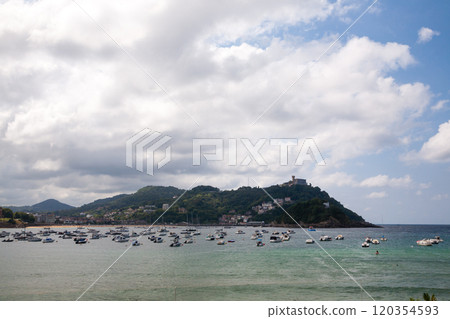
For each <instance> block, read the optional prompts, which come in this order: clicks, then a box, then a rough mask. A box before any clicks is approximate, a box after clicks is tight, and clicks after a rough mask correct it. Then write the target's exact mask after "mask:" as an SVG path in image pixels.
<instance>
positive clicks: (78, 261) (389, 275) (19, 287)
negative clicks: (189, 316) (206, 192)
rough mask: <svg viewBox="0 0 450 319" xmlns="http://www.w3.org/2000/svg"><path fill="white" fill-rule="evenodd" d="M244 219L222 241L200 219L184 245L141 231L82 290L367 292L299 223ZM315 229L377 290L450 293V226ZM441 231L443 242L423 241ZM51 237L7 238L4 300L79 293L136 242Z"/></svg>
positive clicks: (324, 296)
mask: <svg viewBox="0 0 450 319" xmlns="http://www.w3.org/2000/svg"><path fill="white" fill-rule="evenodd" d="M64 229H66V228H64V227H62V228H61V229H55V230H57V231H61V230H64ZM98 229H101V231H102V232H106V231H107V230H108V229H109V228H98ZM242 229H243V230H244V231H245V232H246V234H245V235H237V234H235V231H236V228H232V229H225V230H226V231H227V232H228V236H227V237H226V240H228V239H235V240H236V242H235V243H228V244H226V245H224V246H219V245H217V244H216V242H214V241H211V242H210V241H206V240H205V237H206V235H207V234H208V233H213V232H214V228H209V229H207V228H199V231H201V233H202V234H201V236H197V239H196V243H194V244H192V245H184V246H182V247H178V248H172V247H169V241H170V238H167V237H166V238H165V241H166V242H164V243H162V244H155V243H152V242H150V241H149V240H148V239H147V236H144V237H143V238H142V239H141V242H143V243H144V245H142V246H139V247H132V248H131V249H130V250H129V251H128V252H127V253H126V254H125V255H124V256H123V257H122V258H121V259H120V260H119V261H118V262H117V263H116V264H115V265H114V266H113V267H111V269H110V270H109V271H108V272H107V273H106V274H105V275H104V276H103V277H102V278H101V279H100V280H99V281H98V282H97V283H96V284H95V285H94V286H93V287H92V288H91V289H90V290H89V291H88V292H87V293H86V294H85V295H84V296H83V298H82V299H81V300H370V297H369V296H368V295H367V294H366V293H365V292H364V291H362V289H360V288H359V287H358V285H357V284H356V283H355V282H354V281H353V280H352V279H350V278H349V276H348V275H347V274H346V273H345V272H344V271H343V270H342V269H341V268H340V267H339V266H338V265H337V264H336V263H335V262H334V261H333V260H332V259H331V258H330V257H329V256H328V255H327V254H326V253H325V252H323V251H322V250H321V249H320V248H319V247H318V245H317V244H312V245H306V244H305V240H306V239H307V238H308V237H307V235H306V234H305V233H304V232H303V231H302V230H301V229H295V231H296V234H293V235H292V236H291V240H290V241H288V242H282V243H269V240H268V239H269V236H270V234H264V239H263V241H264V242H265V243H266V245H265V246H264V247H256V242H255V241H254V240H250V236H251V234H252V233H253V231H254V228H242ZM39 230H40V229H32V231H33V232H35V233H36V232H37V231H39ZM131 230H133V229H132V228H130V231H131ZM135 230H136V231H137V232H139V231H142V230H143V229H142V228H140V229H138V228H136V229H135ZM179 230H181V229H177V230H175V231H179ZM268 230H269V231H270V232H272V231H273V230H274V228H268ZM278 230H279V231H284V230H285V229H278ZM0 231H1V229H0ZM6 231H14V230H6ZM171 231H173V230H171ZM308 233H309V234H311V235H312V236H313V237H314V238H315V239H316V242H318V238H319V237H320V236H321V235H329V236H332V237H335V236H336V235H338V234H342V235H344V236H345V240H343V241H335V240H333V241H331V242H320V244H321V245H322V247H324V248H325V250H326V251H327V252H328V253H329V254H330V255H331V256H332V257H333V258H334V259H335V260H336V261H337V262H338V263H339V264H340V265H341V266H342V267H343V268H344V269H345V270H346V271H347V272H348V273H349V274H350V275H351V276H353V277H354V279H355V280H356V281H357V282H358V283H359V284H360V285H361V286H362V287H363V288H364V289H365V290H366V291H367V292H368V293H369V294H370V295H371V296H372V297H373V298H374V299H375V300H409V298H410V297H414V298H419V297H421V296H422V294H423V293H424V292H429V293H430V294H431V293H433V294H435V295H436V296H437V298H438V300H450V289H449V288H450V254H449V252H450V250H449V243H450V226H432V225H427V226H413V225H408V226H385V227H384V228H382V229H375V228H370V229H367V228H364V229H318V230H317V231H316V232H308ZM382 235H384V236H385V237H387V238H388V241H386V242H381V244H380V245H371V247H370V248H361V243H362V242H363V240H364V238H365V237H366V236H370V237H373V238H380V237H381V236H382ZM435 235H440V236H441V238H443V239H444V242H443V243H440V244H438V245H433V246H431V247H420V246H417V245H416V240H419V239H422V238H425V237H426V238H430V237H431V238H432V237H434V236H435ZM52 237H53V238H54V239H56V240H57V241H55V242H54V243H50V244H42V243H39V242H37V243H33V242H19V241H15V242H12V243H4V242H1V241H0V276H1V277H0V278H1V288H2V289H0V300H75V299H77V298H78V297H79V296H80V295H81V294H82V292H83V291H84V290H85V289H86V288H87V287H89V285H90V284H91V283H92V282H93V281H94V280H96V279H97V278H98V276H100V275H101V274H102V273H103V272H104V271H105V270H106V269H107V268H108V267H109V266H110V265H111V264H112V263H113V262H114V261H115V260H116V259H117V258H118V257H119V256H120V254H121V253H122V252H123V251H124V250H125V249H126V248H127V247H129V245H130V243H116V242H113V241H112V240H111V237H108V238H102V239H99V240H91V241H90V242H89V243H88V244H86V245H75V244H74V242H73V240H71V239H61V238H58V236H57V235H53V236H52ZM376 250H378V251H379V252H380V254H379V255H378V256H377V255H375V251H376Z"/></svg>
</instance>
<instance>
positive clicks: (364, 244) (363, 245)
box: [361, 241, 370, 248]
mask: <svg viewBox="0 0 450 319" xmlns="http://www.w3.org/2000/svg"><path fill="white" fill-rule="evenodd" d="M361 247H363V248H367V247H370V244H369V243H368V242H366V241H365V242H363V243H362V244H361Z"/></svg>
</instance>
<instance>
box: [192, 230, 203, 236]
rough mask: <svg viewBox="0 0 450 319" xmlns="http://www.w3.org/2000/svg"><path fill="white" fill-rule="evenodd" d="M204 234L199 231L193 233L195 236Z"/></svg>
mask: <svg viewBox="0 0 450 319" xmlns="http://www.w3.org/2000/svg"><path fill="white" fill-rule="evenodd" d="M201 234H202V233H201V232H199V231H195V232H193V233H192V235H193V236H200V235H201Z"/></svg>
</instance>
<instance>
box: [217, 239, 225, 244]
mask: <svg viewBox="0 0 450 319" xmlns="http://www.w3.org/2000/svg"><path fill="white" fill-rule="evenodd" d="M217 245H225V240H218V241H217Z"/></svg>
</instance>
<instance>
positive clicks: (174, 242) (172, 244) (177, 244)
mask: <svg viewBox="0 0 450 319" xmlns="http://www.w3.org/2000/svg"><path fill="white" fill-rule="evenodd" d="M182 245H183V244H182V243H180V242H179V241H178V237H175V238H174V240H173V243H171V244H170V247H181V246H182Z"/></svg>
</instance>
